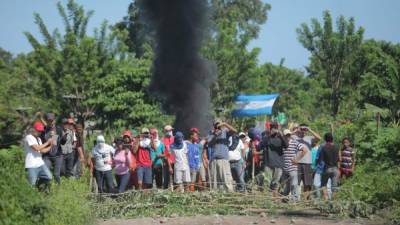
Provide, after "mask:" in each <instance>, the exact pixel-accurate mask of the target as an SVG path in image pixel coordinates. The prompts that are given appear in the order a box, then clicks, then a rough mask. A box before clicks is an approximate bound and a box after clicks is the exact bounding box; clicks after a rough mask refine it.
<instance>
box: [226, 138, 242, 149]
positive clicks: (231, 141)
mask: <svg viewBox="0 0 400 225" xmlns="http://www.w3.org/2000/svg"><path fill="white" fill-rule="evenodd" d="M228 141H229V144H228V148H229V151H235V149H236V148H237V146H238V145H239V141H240V137H239V135H237V134H233V135H231V136H230V137H228Z"/></svg>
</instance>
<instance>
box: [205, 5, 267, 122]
mask: <svg viewBox="0 0 400 225" xmlns="http://www.w3.org/2000/svg"><path fill="white" fill-rule="evenodd" d="M210 8H211V12H212V20H213V21H212V23H213V26H211V29H210V32H209V35H208V37H207V38H206V40H205V44H204V47H203V50H202V53H203V55H204V56H205V57H206V58H207V59H209V60H212V61H214V62H215V64H216V66H217V75H218V79H217V82H216V83H215V84H214V85H213V86H212V90H211V98H212V101H213V105H214V108H215V110H216V111H217V114H218V115H219V116H225V117H226V116H229V114H230V111H231V109H232V106H233V105H232V104H233V100H234V96H236V95H237V94H239V93H241V92H242V91H244V90H245V89H246V90H249V89H251V87H255V85H256V84H254V83H249V82H246V81H248V80H252V78H253V77H257V74H256V69H257V57H258V54H259V52H260V49H258V48H254V49H251V50H248V49H247V48H248V44H249V43H250V41H251V40H253V39H255V38H257V36H258V33H259V29H260V26H261V25H262V24H263V23H265V22H266V20H267V12H268V10H270V5H269V4H266V3H263V2H262V1H260V0H251V1H244V0H235V1H221V0H214V1H210Z"/></svg>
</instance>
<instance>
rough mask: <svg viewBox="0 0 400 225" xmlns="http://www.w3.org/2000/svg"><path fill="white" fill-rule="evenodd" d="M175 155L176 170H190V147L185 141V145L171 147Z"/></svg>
mask: <svg viewBox="0 0 400 225" xmlns="http://www.w3.org/2000/svg"><path fill="white" fill-rule="evenodd" d="M171 150H172V152H173V154H174V156H175V164H174V169H175V170H189V160H188V156H187V155H188V152H189V150H188V147H187V145H186V143H185V142H183V147H182V148H180V149H174V148H171Z"/></svg>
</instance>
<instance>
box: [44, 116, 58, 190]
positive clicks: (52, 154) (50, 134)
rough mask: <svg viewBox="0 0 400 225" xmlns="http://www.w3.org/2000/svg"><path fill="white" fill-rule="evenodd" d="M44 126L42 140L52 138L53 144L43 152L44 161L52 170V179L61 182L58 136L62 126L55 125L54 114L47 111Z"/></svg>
mask: <svg viewBox="0 0 400 225" xmlns="http://www.w3.org/2000/svg"><path fill="white" fill-rule="evenodd" d="M45 119H46V120H45V122H46V124H45V125H46V126H45V128H44V132H43V133H44V140H45V141H48V140H51V139H52V140H53V145H52V147H51V149H50V150H49V152H47V153H45V154H43V155H42V156H43V160H44V163H46V166H47V167H48V168H49V169H50V170H52V172H53V175H54V180H55V181H56V183H57V184H60V182H61V178H60V176H61V166H62V164H63V155H62V152H61V148H60V138H61V136H62V128H61V127H60V126H57V125H56V115H55V114H54V113H47V114H46V116H45Z"/></svg>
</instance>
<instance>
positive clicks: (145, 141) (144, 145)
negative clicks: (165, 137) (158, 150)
mask: <svg viewBox="0 0 400 225" xmlns="http://www.w3.org/2000/svg"><path fill="white" fill-rule="evenodd" d="M150 142H151V141H150V138H143V139H142V140H140V143H139V144H140V147H142V148H148V147H150Z"/></svg>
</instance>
